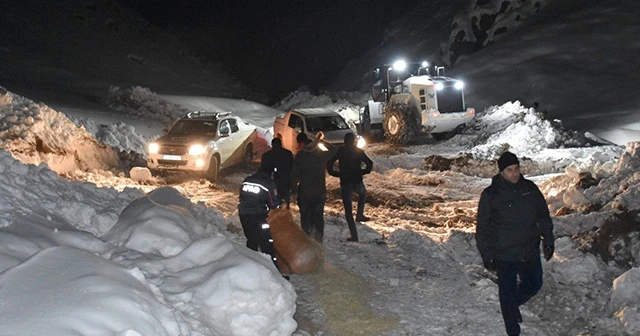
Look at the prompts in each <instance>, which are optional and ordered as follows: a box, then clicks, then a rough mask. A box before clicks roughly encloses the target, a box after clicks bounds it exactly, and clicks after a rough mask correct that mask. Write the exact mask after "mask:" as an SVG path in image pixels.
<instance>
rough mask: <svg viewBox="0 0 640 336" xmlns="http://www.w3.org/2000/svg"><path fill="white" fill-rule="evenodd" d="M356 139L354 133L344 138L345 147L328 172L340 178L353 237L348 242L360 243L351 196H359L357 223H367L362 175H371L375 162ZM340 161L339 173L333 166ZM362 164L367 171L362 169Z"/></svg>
mask: <svg viewBox="0 0 640 336" xmlns="http://www.w3.org/2000/svg"><path fill="white" fill-rule="evenodd" d="M355 139H356V137H355V135H353V133H347V134H345V136H344V147H342V148H340V149H339V150H338V154H336V156H334V157H333V158H332V159H331V160H329V161H328V162H327V170H328V171H329V175H331V176H334V177H339V178H340V193H341V195H342V204H343V206H344V215H345V218H346V219H347V224H348V225H349V232H350V234H351V236H350V237H349V238H347V241H354V242H357V241H358V231H357V230H356V223H355V221H354V220H353V205H352V202H351V194H352V193H354V192H355V193H356V194H358V210H357V212H356V221H359V222H360V221H366V219H367V218H366V217H365V216H364V202H365V198H366V197H367V190H366V188H365V187H364V182H363V181H362V175H364V174H369V173H370V172H371V170H372V169H373V162H372V161H371V159H369V157H368V156H367V154H365V153H364V151H363V150H362V149H360V148H358V147H357V146H356V141H355ZM336 161H338V168H339V171H337V172H336V171H335V170H334V167H333V164H334V163H335V162H336ZM362 163H364V164H365V169H362Z"/></svg>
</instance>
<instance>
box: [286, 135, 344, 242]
mask: <svg viewBox="0 0 640 336" xmlns="http://www.w3.org/2000/svg"><path fill="white" fill-rule="evenodd" d="M323 138H324V134H323V133H322V132H318V133H317V134H316V138H315V140H314V141H311V140H309V139H308V138H307V136H306V134H304V133H300V134H298V137H297V138H296V140H297V141H298V143H299V144H301V145H302V147H301V149H300V151H299V152H298V154H296V157H295V159H294V160H293V166H292V168H291V193H292V194H293V195H296V194H297V199H298V207H299V208H300V226H302V230H304V232H306V233H307V235H309V237H312V238H313V239H315V240H316V241H317V242H319V243H322V238H323V236H324V203H325V201H326V199H327V187H326V185H325V183H326V178H325V176H326V172H325V166H326V163H327V160H329V159H330V158H332V157H333V156H334V155H335V154H336V152H337V150H336V148H335V147H334V146H333V145H331V144H330V143H328V142H323V143H322V144H321V145H320V141H321V140H322V139H323ZM320 146H323V147H325V148H324V149H326V151H325V150H323V149H321V148H320Z"/></svg>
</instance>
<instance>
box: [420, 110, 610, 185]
mask: <svg viewBox="0 0 640 336" xmlns="http://www.w3.org/2000/svg"><path fill="white" fill-rule="evenodd" d="M464 133H465V134H459V135H456V136H454V137H453V138H451V139H449V140H447V141H444V142H440V143H437V144H436V145H435V146H433V148H423V147H422V146H421V147H419V148H418V149H417V152H419V153H421V154H423V155H428V156H427V158H426V161H425V164H426V168H429V169H437V170H453V171H459V172H462V173H465V174H469V175H476V176H483V177H489V176H492V175H494V174H496V173H497V172H498V171H497V164H496V160H497V158H498V157H499V156H500V154H502V153H503V152H504V151H507V150H508V151H511V152H513V153H514V154H516V155H517V156H518V157H519V158H520V165H521V167H522V171H523V173H524V174H525V175H543V174H550V173H559V172H563V171H564V170H565V169H566V168H568V167H570V166H571V167H572V168H571V169H574V170H577V171H581V170H585V169H586V170H591V169H594V170H595V169H598V168H611V167H612V166H613V163H614V162H615V160H616V159H617V158H618V157H619V156H620V154H621V153H622V148H621V147H619V146H615V145H603V144H601V143H598V142H596V141H594V140H593V139H591V138H588V137H586V136H585V135H584V134H580V133H578V132H575V131H571V130H567V129H566V128H564V127H563V126H562V123H561V122H560V121H558V120H554V121H550V120H546V119H545V117H544V115H543V114H542V113H538V112H536V110H535V109H533V108H526V107H524V106H522V105H521V104H520V102H519V101H515V102H507V103H505V104H503V105H500V106H492V107H490V108H488V109H487V110H486V111H484V112H481V113H478V114H477V116H476V118H475V119H474V120H473V121H472V123H471V124H470V125H469V126H468V128H467V129H466V130H465V131H464ZM424 147H426V146H424Z"/></svg>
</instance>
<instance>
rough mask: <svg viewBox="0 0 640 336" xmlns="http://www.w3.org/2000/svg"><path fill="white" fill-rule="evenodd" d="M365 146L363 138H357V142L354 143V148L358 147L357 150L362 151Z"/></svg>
mask: <svg viewBox="0 0 640 336" xmlns="http://www.w3.org/2000/svg"><path fill="white" fill-rule="evenodd" d="M366 145H367V141H366V140H365V139H364V138H363V137H361V136H358V142H357V143H356V146H358V148H360V149H363V148H364V147H365V146H366Z"/></svg>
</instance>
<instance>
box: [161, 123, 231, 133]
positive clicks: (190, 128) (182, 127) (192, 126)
mask: <svg viewBox="0 0 640 336" xmlns="http://www.w3.org/2000/svg"><path fill="white" fill-rule="evenodd" d="M217 128H218V122H217V121H203V120H180V121H178V122H177V123H176V124H175V125H173V127H171V130H169V133H167V134H168V135H207V136H215V135H216V129H217Z"/></svg>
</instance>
